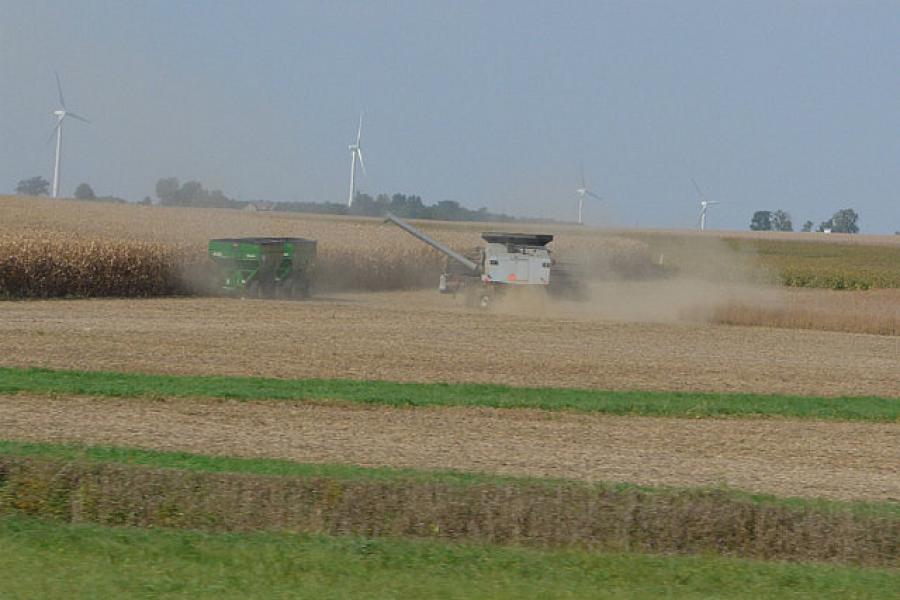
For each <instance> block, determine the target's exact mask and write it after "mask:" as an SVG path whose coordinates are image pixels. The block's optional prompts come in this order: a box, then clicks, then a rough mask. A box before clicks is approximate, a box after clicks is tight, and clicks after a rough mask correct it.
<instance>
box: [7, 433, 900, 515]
mask: <svg viewBox="0 0 900 600" xmlns="http://www.w3.org/2000/svg"><path fill="white" fill-rule="evenodd" d="M0 455H11V456H23V457H42V458H47V459H52V460H58V461H87V462H96V463H115V464H124V465H137V466H145V467H150V468H160V469H183V470H188V471H199V472H205V473H242V474H248V475H265V476H274V477H322V478H330V479H340V480H364V481H384V482H397V483H400V484H402V483H404V482H432V483H446V484H451V485H463V486H465V485H478V484H487V485H523V486H524V485H528V486H553V485H560V484H565V485H583V486H585V487H594V488H603V489H612V490H617V491H626V490H640V491H642V492H644V493H648V494H673V493H678V492H680V491H685V490H688V489H690V490H694V491H697V492H700V491H703V490H708V489H713V488H672V487H650V486H639V485H636V484H632V483H627V482H600V483H591V484H588V483H582V482H577V481H571V480H563V479H548V478H537V477H514V476H504V475H490V474H484V473H467V472H464V471H452V470H440V471H424V470H417V469H398V468H389V467H358V466H355V465H345V464H319V463H298V462H293V461H289V460H278V459H269V458H234V457H230V456H209V455H203V454H192V453H188V452H160V451H155V450H143V449H138V448H123V447H119V446H85V445H79V444H56V443H47V442H20V441H12V440H0ZM715 489H716V490H717V491H719V492H724V493H726V494H728V495H729V496H731V497H733V498H734V499H735V500H749V501H751V502H755V503H768V504H779V505H789V506H794V507H798V508H814V509H816V510H821V511H840V510H850V511H853V512H855V513H867V514H880V515H888V516H892V517H897V518H900V502H843V501H836V500H823V499H817V498H781V497H778V496H772V495H769V494H751V493H748V492H744V491H742V490H738V489H733V488H715Z"/></svg>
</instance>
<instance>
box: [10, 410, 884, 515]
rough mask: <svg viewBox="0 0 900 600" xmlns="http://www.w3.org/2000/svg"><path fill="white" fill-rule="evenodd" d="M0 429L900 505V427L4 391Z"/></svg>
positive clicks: (317, 459) (36, 436)
mask: <svg viewBox="0 0 900 600" xmlns="http://www.w3.org/2000/svg"><path fill="white" fill-rule="evenodd" d="M0 423H2V437H3V438H6V439H12V440H29V441H54V442H78V443H85V444H93V445H98V444H110V445H120V446H129V447H135V448H147V449H155V450H163V451H186V452H195V453H202V454H213V455H228V456H238V457H266V458H279V459H287V460H294V461H300V462H314V463H347V464H356V465H361V466H369V467H378V466H387V467H406V468H416V469H457V470H462V471H476V472H485V473H493V474H502V475H519V476H535V477H551V478H569V479H577V480H583V481H627V482H632V483H638V484H643V485H654V486H659V485H671V486H706V485H717V484H727V485H730V486H734V487H737V488H741V489H745V490H749V491H754V492H763V493H771V494H776V495H780V496H804V497H823V498H832V499H841V500H887V499H900V425H898V424H871V423H823V422H805V421H781V420H752V421H751V420H725V419H702V420H690V419H663V418H649V417H612V416H594V415H573V414H563V413H544V412H539V411H520V410H496V409H455V408H454V409H392V408H383V407H377V408H376V407H359V406H336V405H321V404H299V403H287V402H279V403H265V402H247V403H238V402H223V401H191V400H169V401H147V400H112V399H91V398H81V397H77V398H51V397H38V396H5V397H0Z"/></svg>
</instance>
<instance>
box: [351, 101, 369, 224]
mask: <svg viewBox="0 0 900 600" xmlns="http://www.w3.org/2000/svg"><path fill="white" fill-rule="evenodd" d="M362 118H363V116H362V113H359V128H358V129H357V130H356V143H355V144H350V198H349V199H348V200H347V206H353V198H354V197H356V161H357V160H358V161H359V166H360V167H362V170H363V175H366V164H365V163H364V162H363V155H362Z"/></svg>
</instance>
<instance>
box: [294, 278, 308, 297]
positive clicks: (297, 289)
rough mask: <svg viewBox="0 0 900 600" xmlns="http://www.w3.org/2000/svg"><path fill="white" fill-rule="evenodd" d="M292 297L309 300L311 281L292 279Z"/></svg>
mask: <svg viewBox="0 0 900 600" xmlns="http://www.w3.org/2000/svg"><path fill="white" fill-rule="evenodd" d="M291 297H292V298H298V299H300V298H309V281H308V280H307V279H306V278H305V277H295V278H293V279H291Z"/></svg>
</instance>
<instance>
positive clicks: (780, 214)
mask: <svg viewBox="0 0 900 600" xmlns="http://www.w3.org/2000/svg"><path fill="white" fill-rule="evenodd" d="M772 229H773V230H775V231H793V230H794V224H793V223H792V222H791V215H790V214H789V213H786V212H785V211H783V210H781V209H778V210H776V211H775V212H773V213H772Z"/></svg>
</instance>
